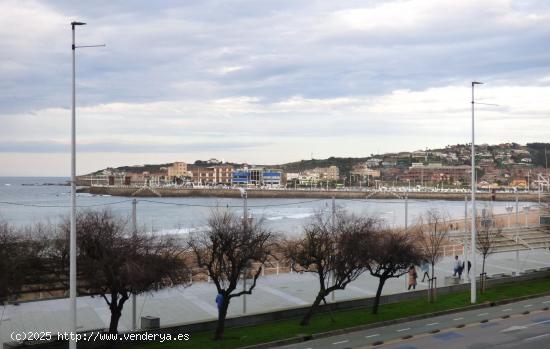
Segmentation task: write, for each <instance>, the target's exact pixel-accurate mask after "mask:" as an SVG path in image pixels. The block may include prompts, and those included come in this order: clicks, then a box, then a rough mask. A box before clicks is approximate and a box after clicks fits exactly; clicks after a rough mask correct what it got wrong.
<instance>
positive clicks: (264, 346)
mask: <svg viewBox="0 0 550 349" xmlns="http://www.w3.org/2000/svg"><path fill="white" fill-rule="evenodd" d="M545 296H550V292H544V293H538V294H534V295H528V296H521V297H516V298H508V299H503V300H500V301H494V302H489V301H487V302H484V303H481V304H474V305H468V306H466V307H462V308H453V309H447V310H442V311H438V312H434V313H427V314H419V315H411V316H408V317H404V318H399V319H393V320H386V321H380V322H374V323H371V324H365V325H359V326H354V327H347V328H341V329H338V330H332V331H327V332H321V333H313V334H310V335H299V336H296V337H292V338H287V339H281V340H276V341H272V342H266V343H260V344H253V345H249V346H246V347H239V348H238V349H270V348H275V347H279V346H283V345H289V344H297V343H302V342H306V341H310V340H313V339H321V338H327V337H331V336H336V335H340V334H347V333H351V332H357V331H362V330H370V329H373V328H379V327H385V326H389V325H395V324H400V323H404V322H409V321H415V320H423V319H428V318H431V317H436V316H441V315H449V314H455V313H460V312H463V311H469V310H476V309H483V308H489V307H494V306H498V305H504V304H509V303H515V302H521V301H523V300H527V299H532V298H539V297H545Z"/></svg>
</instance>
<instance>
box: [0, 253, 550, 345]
mask: <svg viewBox="0 0 550 349" xmlns="http://www.w3.org/2000/svg"><path fill="white" fill-rule="evenodd" d="M461 258H462V256H461ZM478 262H479V265H480V266H479V269H478V270H480V268H481V261H480V260H479V259H478ZM515 265H516V262H515V253H502V254H497V255H493V256H491V257H490V258H489V259H488V262H487V272H488V274H489V275H491V274H500V273H508V274H509V273H511V272H512V271H515ZM546 266H550V253H549V252H548V251H546V250H534V251H525V252H521V254H520V267H521V269H522V270H527V269H538V268H542V267H546ZM418 272H419V275H421V273H420V270H419V271H418ZM451 274H452V258H451V257H447V258H445V260H443V261H442V262H441V263H439V264H438V265H436V276H437V278H438V280H440V281H439V284H440V285H441V286H443V280H444V279H445V276H449V275H451ZM420 280H421V279H419V281H420ZM377 284H378V279H376V278H374V277H372V276H370V275H367V274H364V275H363V276H362V277H360V278H359V279H358V280H356V281H355V282H353V283H352V284H350V285H349V286H348V287H347V288H346V290H344V291H337V292H336V293H335V301H339V300H346V299H353V298H365V297H371V296H373V295H374V294H375V292H376V287H377ZM427 286H428V285H427V283H422V282H420V283H419V285H418V289H425V288H427ZM317 290H318V281H317V278H316V277H315V274H307V273H304V274H296V273H293V274H279V275H270V276H265V277H261V278H260V279H259V280H258V284H257V288H256V289H255V290H254V291H253V294H252V295H251V296H247V312H248V314H252V313H263V312H268V311H272V310H280V309H284V308H291V307H297V306H305V305H308V304H310V303H311V302H312V301H313V300H314V298H315V294H316V292H317ZM401 292H406V280H405V278H404V277H401V278H399V279H391V280H389V281H388V282H387V283H386V285H385V287H384V291H383V294H394V293H401ZM215 296H216V290H215V286H214V285H213V284H209V283H195V284H194V285H192V286H190V287H188V288H185V289H183V288H171V289H166V290H162V291H160V292H156V293H154V294H148V295H141V296H138V297H137V299H138V304H137V313H138V321H139V318H140V317H141V316H145V315H151V316H158V317H160V321H161V326H166V325H171V324H181V323H190V322H197V321H204V320H212V319H215V317H216V314H217V310H216V304H215V302H214V299H215ZM327 300H328V301H331V297H330V296H329V299H327ZM242 309H243V306H242V297H241V298H237V299H234V300H233V302H232V303H231V305H230V307H229V313H228V315H229V316H230V317H235V316H240V315H242V314H243V312H242ZM2 311H3V312H4V313H3V317H2V321H1V322H0V325H1V327H0V345H1V344H2V343H3V342H5V341H10V334H11V333H12V332H13V331H15V332H22V331H53V332H57V331H65V330H66V329H68V328H69V320H68V319H69V302H68V300H67V299H58V300H48V301H35V302H27V303H21V304H20V305H18V306H14V305H8V306H6V307H5V308H0V314H1V313H2ZM109 317H110V313H109V309H108V307H107V304H106V303H105V301H104V300H103V299H102V298H101V297H95V298H92V297H80V298H79V299H78V328H79V330H90V329H98V328H105V327H108V324H109ZM138 325H139V324H138ZM130 327H131V303H130V302H127V303H126V305H125V308H124V310H123V314H122V318H121V320H120V327H119V328H120V330H122V331H124V330H127V329H129V328H130Z"/></svg>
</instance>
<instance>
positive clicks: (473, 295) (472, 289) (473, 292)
mask: <svg viewBox="0 0 550 349" xmlns="http://www.w3.org/2000/svg"><path fill="white" fill-rule="evenodd" d="M481 84H483V83H482V82H478V81H472V229H471V231H472V243H471V245H470V246H471V251H470V252H471V254H472V257H471V258H470V260H471V261H472V275H473V280H472V282H470V292H471V295H470V302H471V303H472V304H475V303H476V301H477V299H476V298H477V291H476V286H477V284H476V282H477V281H476V280H477V279H476V216H477V211H476V189H477V183H476V149H475V122H474V120H475V118H474V104H475V102H474V86H475V85H481Z"/></svg>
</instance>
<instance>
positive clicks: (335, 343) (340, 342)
mask: <svg viewBox="0 0 550 349" xmlns="http://www.w3.org/2000/svg"><path fill="white" fill-rule="evenodd" d="M347 342H349V340H347V339H346V340H345V341H339V342H334V343H332V344H334V345H337V344H342V343H347Z"/></svg>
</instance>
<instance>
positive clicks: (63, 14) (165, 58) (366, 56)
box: [0, 0, 550, 176]
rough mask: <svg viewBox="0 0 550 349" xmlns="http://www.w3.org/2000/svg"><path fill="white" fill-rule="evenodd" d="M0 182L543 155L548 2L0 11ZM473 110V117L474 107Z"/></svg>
mask: <svg viewBox="0 0 550 349" xmlns="http://www.w3.org/2000/svg"><path fill="white" fill-rule="evenodd" d="M0 13H2V18H1V20H0V46H1V47H2V49H1V50H0V90H1V91H2V93H1V94H0V176H22V175H26V176H68V175H69V174H70V118H71V69H72V68H71V49H70V45H71V30H70V24H69V23H70V22H71V21H75V20H76V21H83V22H86V23H87V25H86V26H81V27H77V30H76V39H77V45H94V44H105V45H106V47H101V48H79V49H77V51H76V76H77V78H76V81H77V82H76V91H77V144H78V145H77V153H78V154H77V173H78V174H84V173H88V172H91V171H94V170H97V169H100V168H105V167H110V166H112V167H114V166H121V165H138V164H144V163H167V162H174V161H185V162H189V163H191V162H194V161H195V160H197V159H203V160H205V159H209V158H217V159H220V160H226V161H231V162H246V163H249V164H279V163H285V162H290V161H296V160H300V159H309V158H311V157H314V158H318V159H319V158H327V157H329V156H353V157H355V156H357V157H359V156H369V155H371V154H373V153H382V152H392V151H407V150H409V151H412V150H418V149H424V148H426V147H430V148H432V147H444V146H445V145H448V144H457V143H469V142H470V141H471V103H470V101H471V81H474V80H477V81H482V82H484V85H477V86H476V90H475V98H476V101H477V102H479V104H477V105H476V114H475V115H476V124H475V125H476V143H491V144H494V143H501V142H512V141H513V142H518V143H522V144H524V143H527V142H535V141H539V142H549V141H550V127H549V125H550V122H549V121H550V40H549V39H550V1H546V0H540V1H528V0H522V1H520V0H482V1H481V0H460V1H456V0H389V1H383V0H377V1H368V0H363V1H355V0H339V1H329V0H325V1H316V0H303V1H299V0H277V1H275V0H273V1H258V0H236V1H221V0H213V1H210V0H201V1H150V0H134V1H131V2H129V1H116V0H97V1H69V0H67V1H65V0H58V1H53V0H52V1H46V0H44V1H38V0H1V1H0ZM481 103H485V104H481Z"/></svg>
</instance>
